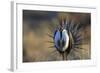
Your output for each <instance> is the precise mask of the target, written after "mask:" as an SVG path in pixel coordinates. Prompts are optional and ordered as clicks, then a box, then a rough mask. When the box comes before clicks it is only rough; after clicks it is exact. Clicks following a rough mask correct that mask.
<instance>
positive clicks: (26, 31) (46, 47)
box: [23, 10, 91, 62]
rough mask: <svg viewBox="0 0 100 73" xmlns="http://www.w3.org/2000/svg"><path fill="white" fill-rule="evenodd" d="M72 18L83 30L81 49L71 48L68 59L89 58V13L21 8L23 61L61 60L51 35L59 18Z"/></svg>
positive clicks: (57, 24)
mask: <svg viewBox="0 0 100 73" xmlns="http://www.w3.org/2000/svg"><path fill="white" fill-rule="evenodd" d="M66 17H67V20H68V21H70V20H74V23H75V24H76V25H80V26H81V27H82V28H83V30H81V31H80V32H81V33H82V37H84V38H85V40H84V42H85V43H86V44H82V46H81V47H82V48H83V49H73V50H72V51H71V52H70V54H69V55H68V60H82V59H90V58H91V47H90V46H91V14H90V13H75V12H52V11H34V10H23V62H39V61H61V60H62V57H61V55H60V54H59V53H58V52H57V51H56V48H54V47H52V46H54V44H53V43H52V42H53V38H52V37H50V36H53V34H54V31H55V29H56V27H58V26H59V20H60V19H61V18H66Z"/></svg>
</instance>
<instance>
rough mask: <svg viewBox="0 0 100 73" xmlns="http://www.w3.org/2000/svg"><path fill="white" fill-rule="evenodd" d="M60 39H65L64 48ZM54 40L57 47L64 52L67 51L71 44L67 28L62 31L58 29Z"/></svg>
mask: <svg viewBox="0 0 100 73" xmlns="http://www.w3.org/2000/svg"><path fill="white" fill-rule="evenodd" d="M61 35H62V36H61ZM58 40H64V43H65V44H64V45H63V47H62V48H61V47H59V45H58ZM54 42H55V46H56V47H57V49H59V50H60V51H62V52H63V51H65V50H66V49H67V48H68V46H69V35H68V32H67V30H66V29H63V30H62V31H59V30H57V31H56V34H55V35H54Z"/></svg>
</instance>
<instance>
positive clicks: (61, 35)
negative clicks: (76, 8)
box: [52, 18, 84, 60]
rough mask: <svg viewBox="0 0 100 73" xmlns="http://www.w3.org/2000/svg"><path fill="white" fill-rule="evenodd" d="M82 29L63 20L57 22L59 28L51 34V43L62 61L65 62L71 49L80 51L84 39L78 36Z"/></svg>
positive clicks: (72, 22) (71, 22)
mask: <svg viewBox="0 0 100 73" xmlns="http://www.w3.org/2000/svg"><path fill="white" fill-rule="evenodd" d="M80 30H82V28H81V27H80V26H79V25H77V24H75V23H74V21H73V20H72V21H69V22H68V20H67V19H66V18H65V19H62V20H60V21H59V27H57V28H56V29H55V31H54V32H53V33H54V34H53V37H52V38H53V41H54V42H53V43H54V47H55V48H56V51H58V52H59V54H60V55H61V56H62V60H67V56H68V55H69V54H70V52H71V50H72V49H82V47H80V45H82V41H83V40H84V38H83V37H82V35H81V34H80Z"/></svg>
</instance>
